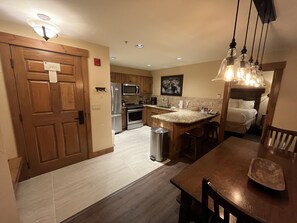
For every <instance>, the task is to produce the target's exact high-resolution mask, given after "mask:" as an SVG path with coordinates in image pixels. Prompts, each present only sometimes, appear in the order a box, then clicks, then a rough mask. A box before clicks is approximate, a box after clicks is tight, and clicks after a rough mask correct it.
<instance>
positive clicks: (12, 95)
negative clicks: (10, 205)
mask: <svg viewBox="0 0 297 223" xmlns="http://www.w3.org/2000/svg"><path fill="white" fill-rule="evenodd" d="M0 54H1V63H2V69H3V75H4V81H5V86H6V92H7V99H8V104H9V109H10V114H11V119H12V125H13V130H14V136H15V140H16V146H17V152H18V156H21V157H23V164H27V154H26V150H25V148H26V142H25V136H24V131H23V124H22V122H21V121H20V114H21V111H20V108H19V103H18V92H17V87H16V83H15V77H14V75H15V74H14V70H13V68H12V67H11V62H10V59H11V52H10V46H9V44H5V43H0ZM27 178H28V167H27V165H23V166H22V172H21V176H20V180H23V179H27Z"/></svg>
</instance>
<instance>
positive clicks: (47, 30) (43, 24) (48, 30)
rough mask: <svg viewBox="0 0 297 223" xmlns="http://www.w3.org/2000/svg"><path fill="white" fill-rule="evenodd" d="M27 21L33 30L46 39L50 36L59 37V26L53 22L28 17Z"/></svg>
mask: <svg viewBox="0 0 297 223" xmlns="http://www.w3.org/2000/svg"><path fill="white" fill-rule="evenodd" d="M27 23H28V24H29V25H30V26H31V27H32V28H33V30H34V31H35V32H36V33H37V34H38V35H39V36H41V37H42V38H44V39H45V40H46V41H47V40H49V39H50V38H53V37H57V36H58V33H59V32H60V29H59V27H57V26H56V25H54V24H51V23H49V22H47V21H42V20H37V19H28V20H27Z"/></svg>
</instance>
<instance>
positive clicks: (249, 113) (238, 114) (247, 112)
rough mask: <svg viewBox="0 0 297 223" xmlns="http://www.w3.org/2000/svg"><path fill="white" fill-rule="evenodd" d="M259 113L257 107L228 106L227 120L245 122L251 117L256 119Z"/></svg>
mask: <svg viewBox="0 0 297 223" xmlns="http://www.w3.org/2000/svg"><path fill="white" fill-rule="evenodd" d="M256 114H257V110H256V109H253V108H251V109H244V108H230V107H229V108H228V114H227V121H229V122H237V123H245V122H247V121H248V120H250V119H254V117H255V116H256Z"/></svg>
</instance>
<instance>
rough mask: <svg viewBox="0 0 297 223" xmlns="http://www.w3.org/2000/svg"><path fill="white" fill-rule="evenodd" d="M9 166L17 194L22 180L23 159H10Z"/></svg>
mask: <svg viewBox="0 0 297 223" xmlns="http://www.w3.org/2000/svg"><path fill="white" fill-rule="evenodd" d="M8 166H9V170H10V175H11V180H12V185H13V188H14V191H15V192H16V190H17V186H18V183H19V180H20V175H21V172H22V166H23V158H22V157H16V158H12V159H9V160H8Z"/></svg>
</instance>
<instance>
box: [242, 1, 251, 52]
mask: <svg viewBox="0 0 297 223" xmlns="http://www.w3.org/2000/svg"><path fill="white" fill-rule="evenodd" d="M252 2H253V0H251V2H250V9H249V15H248V20H247V25H246V32H245V38H244V44H243V48H242V50H241V53H242V54H246V52H247V49H246V40H247V36H248V32H249V25H250V17H251V11H252Z"/></svg>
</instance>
